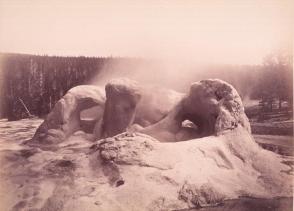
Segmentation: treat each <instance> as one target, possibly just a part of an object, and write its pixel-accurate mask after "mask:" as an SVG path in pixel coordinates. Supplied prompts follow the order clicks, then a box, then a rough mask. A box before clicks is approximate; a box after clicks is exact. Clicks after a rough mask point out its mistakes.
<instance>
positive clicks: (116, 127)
mask: <svg viewBox="0 0 294 211" xmlns="http://www.w3.org/2000/svg"><path fill="white" fill-rule="evenodd" d="M105 92H106V103H105V109H104V114H103V122H102V125H101V127H102V128H101V130H102V137H111V136H114V135H117V134H119V133H122V132H124V131H126V129H127V128H128V127H129V126H130V125H131V124H133V122H134V119H135V114H136V108H137V104H138V102H139V100H140V99H141V94H140V87H139V85H138V84H137V83H136V82H135V81H132V80H129V79H115V80H112V81H110V82H109V83H108V84H107V85H106V86H105Z"/></svg>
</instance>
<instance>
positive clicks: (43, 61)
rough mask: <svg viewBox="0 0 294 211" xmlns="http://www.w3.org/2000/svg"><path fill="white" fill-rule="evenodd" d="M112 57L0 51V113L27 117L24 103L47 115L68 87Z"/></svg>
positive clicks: (81, 81)
mask: <svg viewBox="0 0 294 211" xmlns="http://www.w3.org/2000/svg"><path fill="white" fill-rule="evenodd" d="M112 60H114V58H93V57H58V56H34V55H24V54H1V55H0V63H1V67H0V68H1V70H0V73H1V75H0V85H1V88H0V90H1V93H0V95H1V98H2V99H1V100H0V104H1V105H0V110H1V111H0V117H2V118H3V117H5V118H8V119H9V120H17V119H20V118H24V117H27V115H28V113H27V112H26V109H25V107H27V108H28V110H29V112H30V113H31V114H32V115H36V116H44V115H46V114H47V113H48V112H49V111H50V110H51V109H52V107H53V106H54V104H55V103H56V102H57V101H58V100H59V99H60V97H61V96H63V95H64V94H65V93H66V92H67V91H68V90H69V89H70V88H72V87H74V86H77V85H80V84H85V83H86V82H87V81H88V80H90V79H91V78H93V77H94V76H95V75H97V73H98V72H99V71H100V70H101V69H102V68H103V67H104V66H105V65H106V64H107V63H109V62H110V61H112ZM116 60H118V59H116ZM24 106H25V107H24Z"/></svg>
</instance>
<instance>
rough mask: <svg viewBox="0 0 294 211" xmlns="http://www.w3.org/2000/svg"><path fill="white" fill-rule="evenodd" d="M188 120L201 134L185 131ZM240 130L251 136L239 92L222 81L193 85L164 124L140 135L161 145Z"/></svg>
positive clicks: (157, 124)
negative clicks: (247, 132)
mask: <svg viewBox="0 0 294 211" xmlns="http://www.w3.org/2000/svg"><path fill="white" fill-rule="evenodd" d="M185 120H189V121H190V122H192V123H194V124H195V126H196V127H197V130H193V129H191V127H190V128H187V127H183V126H182V123H183V121H185ZM238 126H241V127H244V128H245V129H246V130H248V131H249V132H250V124H249V121H248V118H247V117H246V115H245V112H244V107H243V105H242V101H241V98H240V96H239V95H238V93H237V91H236V90H235V89H234V88H233V87H232V86H231V85H230V84H228V83H226V82H224V81H222V80H218V79H209V80H202V81H200V82H197V83H193V84H192V85H191V88H190V91H189V93H188V95H187V96H186V97H184V98H183V99H182V100H181V101H180V102H179V103H178V104H177V105H176V106H175V107H174V109H173V110H171V112H169V113H168V115H167V116H166V117H165V118H164V119H163V120H161V121H159V122H158V123H156V124H154V125H151V126H149V127H146V128H144V129H142V130H140V132H142V133H146V134H149V135H151V136H154V137H156V138H158V139H159V140H161V141H181V140H188V139H191V138H197V137H204V136H209V135H219V134H222V133H223V132H225V131H227V130H232V129H234V128H236V127H238Z"/></svg>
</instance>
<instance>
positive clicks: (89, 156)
mask: <svg viewBox="0 0 294 211" xmlns="http://www.w3.org/2000/svg"><path fill="white" fill-rule="evenodd" d="M35 121H36V122H35ZM40 123H41V121H40V120H34V119H28V120H22V121H21V122H19V121H16V122H3V121H0V128H1V129H5V130H0V134H1V141H0V165H1V168H0V199H1V200H0V201H1V203H0V210H13V209H14V210H39V211H41V210H43V211H44V210H54V211H55V210H59V211H63V210H64V211H67V210H71V211H79V210H87V211H92V210H93V211H95V210H101V211H112V210H115V211H117V210H150V211H151V210H152V211H159V210H160V211H162V210H183V209H184V210H185V209H189V208H192V207H193V208H194V207H195V208H200V207H204V206H214V205H217V204H219V203H222V202H223V201H224V200H227V199H235V200H236V201H238V200H239V197H247V198H246V200H247V199H249V198H248V197H254V198H255V200H259V199H260V198H266V200H267V201H272V200H277V199H273V198H274V197H284V196H286V197H288V196H292V194H293V182H292V181H293V169H294V168H293V163H294V160H293V157H290V156H280V155H278V154H275V153H273V152H270V151H267V150H264V149H262V148H260V147H259V146H258V145H257V143H256V142H255V141H254V140H253V138H252V136H251V135H250V133H249V132H248V131H247V130H245V129H244V127H242V126H241V125H239V126H237V127H236V128H234V129H232V130H231V129H230V130H227V131H226V132H225V133H221V134H219V135H218V136H208V137H203V138H199V139H192V140H188V141H182V142H166V143H163V142H160V141H158V140H156V139H154V138H152V137H150V136H148V135H145V134H141V133H130V132H127V133H123V134H119V135H117V136H115V137H112V138H106V139H102V140H98V141H96V142H95V143H93V142H92V141H90V140H89V139H88V136H87V134H85V133H84V132H82V131H78V132H75V133H74V134H73V135H72V136H70V137H69V138H67V139H66V140H65V141H63V142H60V143H56V144H55V145H54V146H55V147H56V149H55V150H52V151H50V150H48V149H46V150H44V149H43V148H38V147H31V146H28V145H22V144H20V143H22V142H23V140H25V139H27V138H29V137H30V136H31V135H33V132H34V129H35V128H36V127H37V126H38V124H40ZM264 200H265V199H264ZM244 203H246V204H248V202H247V201H245V202H244ZM277 203H282V204H283V206H284V208H285V207H288V208H290V209H283V208H282V209H275V210H283V211H284V210H291V209H292V204H291V203H289V204H287V205H285V203H284V202H277ZM265 204H266V205H267V206H264V208H263V209H264V210H266V209H267V208H268V204H267V202H266V203H265ZM235 206H236V204H231V205H230V206H229V207H228V206H223V207H218V208H216V209H221V210H239V208H240V207H235ZM247 207H248V206H247ZM207 209H209V208H207ZM212 209H214V208H212ZM252 209H253V210H260V209H258V208H256V209H254V208H252Z"/></svg>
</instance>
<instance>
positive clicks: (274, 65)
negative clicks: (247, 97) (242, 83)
mask: <svg viewBox="0 0 294 211" xmlns="http://www.w3.org/2000/svg"><path fill="white" fill-rule="evenodd" d="M257 79H258V83H256V84H254V90H255V92H253V93H252V94H251V98H252V99H258V100H259V101H260V106H261V107H262V109H263V110H264V111H272V110H273V106H274V105H275V104H276V105H277V106H276V107H277V109H279V110H281V109H282V104H283V102H287V103H288V107H289V108H293V62H292V57H291V56H290V55H287V54H270V55H268V56H267V57H265V58H264V64H263V66H262V68H261V70H260V71H259V72H258V75H257Z"/></svg>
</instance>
